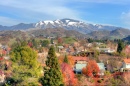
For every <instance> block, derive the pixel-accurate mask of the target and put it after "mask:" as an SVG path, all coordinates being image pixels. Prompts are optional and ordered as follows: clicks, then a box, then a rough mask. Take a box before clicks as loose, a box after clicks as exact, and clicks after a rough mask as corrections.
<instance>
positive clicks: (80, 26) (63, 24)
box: [0, 18, 122, 34]
mask: <svg viewBox="0 0 130 86" xmlns="http://www.w3.org/2000/svg"><path fill="white" fill-rule="evenodd" d="M46 28H64V29H66V30H75V31H78V32H80V33H83V34H87V33H91V32H93V31H99V30H108V31H112V30H115V29H122V28H121V27H116V26H109V25H101V24H90V23H86V22H82V21H79V20H74V19H69V18H64V19H56V20H46V21H39V22H37V23H30V24H25V23H20V24H17V25H13V26H2V25H0V30H28V29H29V30H31V29H46Z"/></svg>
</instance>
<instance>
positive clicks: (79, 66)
mask: <svg viewBox="0 0 130 86" xmlns="http://www.w3.org/2000/svg"><path fill="white" fill-rule="evenodd" d="M86 66H87V64H85V63H83V64H81V63H77V64H75V67H74V72H75V73H76V74H81V73H82V69H83V68H84V67H86Z"/></svg>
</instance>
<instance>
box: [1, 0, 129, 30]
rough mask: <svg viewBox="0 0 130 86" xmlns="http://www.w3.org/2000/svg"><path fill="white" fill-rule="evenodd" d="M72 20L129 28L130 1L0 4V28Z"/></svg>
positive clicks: (28, 0)
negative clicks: (47, 21)
mask: <svg viewBox="0 0 130 86" xmlns="http://www.w3.org/2000/svg"><path fill="white" fill-rule="evenodd" d="M63 18H71V19H77V20H81V21H84V22H86V23H93V24H105V25H114V26H119V27H125V28H130V0H1V1H0V25H7V26H10V25H16V24H18V23H21V22H22V23H36V22H38V21H41V20H55V19H63Z"/></svg>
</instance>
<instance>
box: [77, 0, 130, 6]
mask: <svg viewBox="0 0 130 86" xmlns="http://www.w3.org/2000/svg"><path fill="white" fill-rule="evenodd" d="M76 1H80V2H92V3H109V4H121V5H125V4H129V3H130V0H76Z"/></svg>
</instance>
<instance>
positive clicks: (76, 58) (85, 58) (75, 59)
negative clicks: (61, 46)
mask: <svg viewBox="0 0 130 86" xmlns="http://www.w3.org/2000/svg"><path fill="white" fill-rule="evenodd" d="M73 59H74V61H88V60H89V59H88V58H87V57H81V56H80V57H77V56H73Z"/></svg>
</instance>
